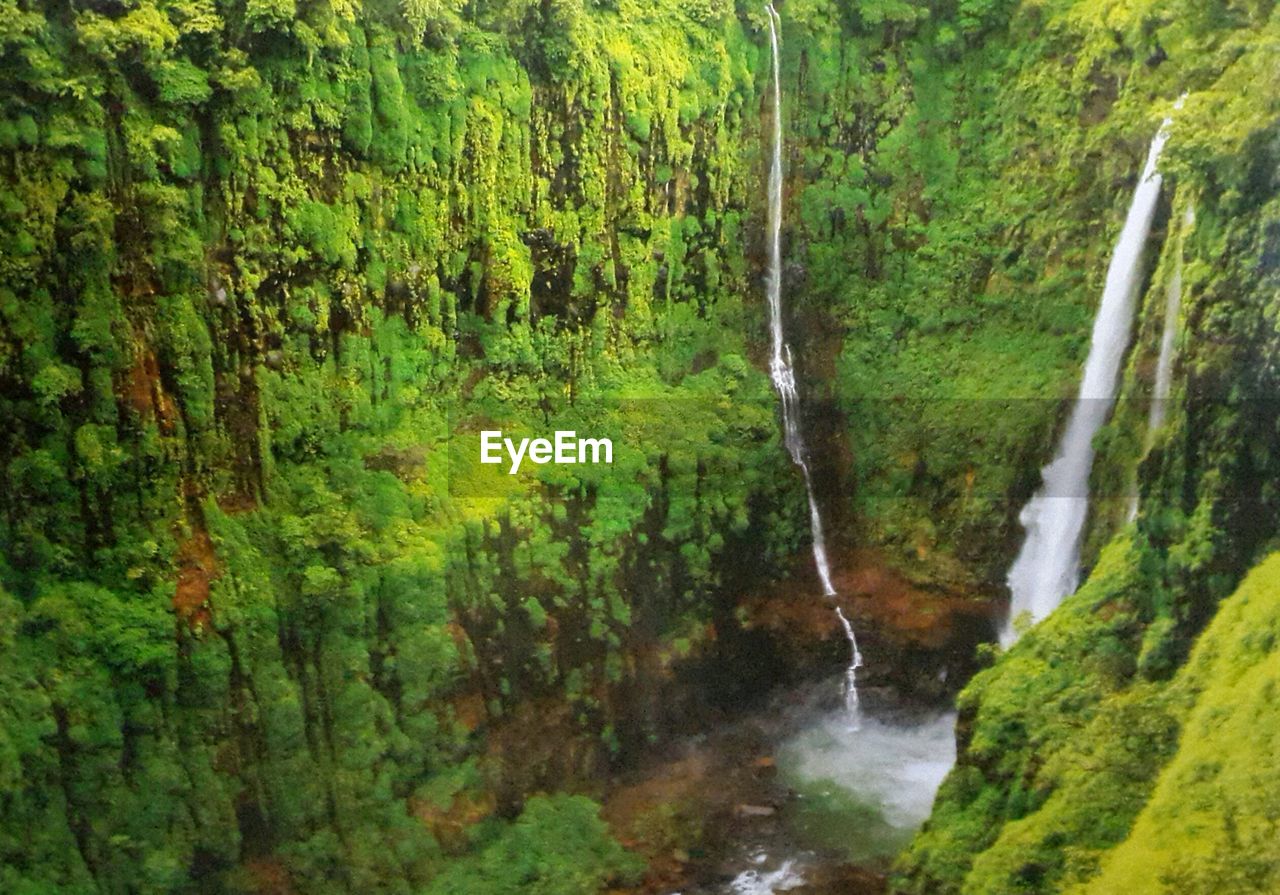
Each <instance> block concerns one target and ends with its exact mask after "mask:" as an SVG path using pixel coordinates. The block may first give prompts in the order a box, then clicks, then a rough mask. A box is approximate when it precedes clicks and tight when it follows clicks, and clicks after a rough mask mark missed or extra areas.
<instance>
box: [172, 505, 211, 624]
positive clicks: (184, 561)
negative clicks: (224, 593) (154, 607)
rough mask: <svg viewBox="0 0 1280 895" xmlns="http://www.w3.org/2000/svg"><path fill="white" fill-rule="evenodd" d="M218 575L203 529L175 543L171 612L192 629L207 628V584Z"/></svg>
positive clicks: (208, 620)
mask: <svg viewBox="0 0 1280 895" xmlns="http://www.w3.org/2000/svg"><path fill="white" fill-rule="evenodd" d="M219 574H220V571H219V569H218V558H217V556H216V555H215V554H214V551H213V540H212V538H210V537H209V532H207V531H206V530H205V529H204V527H203V526H201V527H198V528H196V530H195V531H194V532H192V534H191V537H189V538H187V539H186V540H184V541H182V542H181V543H179V544H178V584H177V588H176V589H175V590H174V594H173V609H174V611H175V612H176V613H177V614H178V618H180V619H182V620H183V621H185V622H186V623H187V624H188V625H189V626H190V627H191V628H192V629H193V630H197V631H198V630H200V629H201V628H206V627H208V626H209V624H210V621H211V618H210V615H209V582H211V581H212V580H213V579H214V578H217V577H218V575H219Z"/></svg>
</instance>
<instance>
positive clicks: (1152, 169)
mask: <svg viewBox="0 0 1280 895" xmlns="http://www.w3.org/2000/svg"><path fill="white" fill-rule="evenodd" d="M1169 124H1170V119H1167V118H1166V119H1165V121H1164V124H1162V125H1161V127H1160V130H1159V132H1158V133H1157V134H1156V136H1155V139H1153V140H1152V141H1151V149H1150V151H1149V152H1148V154H1147V163H1146V166H1145V167H1144V169H1143V171H1142V176H1141V178H1139V180H1138V186H1137V189H1136V190H1134V194H1133V202H1132V203H1131V204H1130V206H1129V214H1128V216H1127V217H1126V218H1125V222H1124V228H1123V229H1122V230H1121V231H1120V239H1119V241H1118V242H1117V243H1116V247H1115V252H1114V254H1113V255H1112V257H1111V265H1110V267H1109V268H1108V269H1107V282H1106V286H1105V288H1104V289H1103V292H1102V301H1101V303H1100V304H1099V306H1098V316H1097V317H1096V318H1095V319H1094V322H1093V335H1092V338H1091V341H1090V344H1089V357H1088V360H1087V361H1086V362H1085V368H1084V379H1083V381H1082V382H1081V383H1080V393H1079V397H1078V398H1077V399H1076V403H1075V406H1074V407H1073V408H1072V409H1071V416H1070V418H1069V419H1068V421H1067V428H1066V431H1065V432H1064V433H1063V436H1062V441H1061V443H1060V445H1059V447H1058V452H1057V454H1056V455H1055V457H1054V459H1053V462H1051V463H1050V464H1049V465H1048V466H1046V467H1045V468H1044V469H1043V470H1041V477H1042V479H1043V483H1042V485H1041V486H1040V490H1039V491H1038V492H1037V493H1036V494H1035V496H1034V497H1032V498H1031V500H1030V501H1029V502H1028V503H1027V505H1026V506H1025V507H1024V508H1023V510H1022V513H1021V515H1020V516H1019V521H1021V523H1022V526H1023V528H1025V529H1026V532H1027V536H1026V540H1025V541H1023V544H1022V550H1021V552H1020V553H1019V554H1018V558H1017V560H1015V561H1014V564H1013V567H1012V568H1011V569H1010V570H1009V589H1010V591H1011V592H1012V595H1013V597H1012V601H1011V603H1010V606H1009V617H1008V620H1007V621H1006V622H1005V626H1004V630H1003V631H1002V632H1001V634H1000V642H1001V643H1002V644H1004V645H1005V646H1008V645H1009V644H1011V643H1012V642H1013V641H1014V640H1015V639H1016V636H1017V635H1016V633H1015V631H1014V628H1013V621H1014V620H1015V619H1016V618H1018V617H1019V616H1020V615H1022V614H1023V613H1024V612H1025V613H1030V615H1031V619H1032V621H1039V620H1040V619H1042V618H1044V617H1045V616H1046V615H1048V614H1049V613H1050V612H1052V611H1053V610H1054V609H1056V608H1057V606H1058V604H1059V603H1060V602H1062V599H1063V598H1064V597H1066V596H1068V595H1069V594H1071V593H1072V592H1073V591H1075V589H1076V587H1077V585H1078V584H1079V579H1080V542H1081V539H1082V536H1083V533H1084V523H1085V518H1086V516H1087V514H1088V509H1089V472H1090V470H1091V469H1092V468H1093V437H1094V436H1095V435H1096V434H1097V433H1098V430H1099V429H1100V428H1102V424H1103V423H1105V422H1106V420H1107V417H1108V415H1109V414H1110V413H1111V407H1112V405H1113V404H1114V403H1115V397H1116V388H1117V386H1118V384H1119V373H1120V361H1121V360H1122V359H1123V357H1124V352H1125V349H1126V348H1127V347H1128V345H1129V331H1130V328H1131V326H1132V321H1133V312H1134V304H1135V301H1136V298H1137V291H1138V286H1139V278H1140V276H1141V273H1142V250H1143V247H1144V246H1145V244H1146V241H1147V236H1148V235H1149V234H1150V232H1151V220H1152V218H1153V217H1154V216H1155V210H1156V202H1157V200H1158V199H1159V198H1160V183H1161V177H1160V173H1159V171H1157V170H1156V165H1157V163H1158V162H1159V160H1160V153H1161V151H1162V150H1163V149H1164V144H1165V141H1166V140H1167V139H1168V137H1169Z"/></svg>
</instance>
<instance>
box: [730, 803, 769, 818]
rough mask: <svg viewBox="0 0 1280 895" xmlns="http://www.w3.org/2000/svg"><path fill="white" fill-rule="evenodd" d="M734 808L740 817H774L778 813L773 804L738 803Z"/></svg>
mask: <svg viewBox="0 0 1280 895" xmlns="http://www.w3.org/2000/svg"><path fill="white" fill-rule="evenodd" d="M733 810H734V813H735V814H737V815H738V817H773V815H775V814H777V813H778V809H776V808H774V807H773V806H772V805H738V806H736V807H735V808H734V809H733Z"/></svg>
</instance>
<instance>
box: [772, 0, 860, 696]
mask: <svg viewBox="0 0 1280 895" xmlns="http://www.w3.org/2000/svg"><path fill="white" fill-rule="evenodd" d="M765 12H766V13H767V15H768V18H769V48H770V50H771V51H772V60H773V146H772V152H771V154H770V160H769V213H768V228H769V247H768V251H769V277H768V299H769V334H770V336H771V339H772V344H771V352H770V356H769V376H770V378H771V379H772V380H773V387H774V389H775V390H776V391H777V392H778V400H779V402H780V403H781V405H782V434H783V441H784V442H785V443H786V446H787V453H789V454H790V455H791V460H792V462H794V463H795V464H796V466H798V467H800V472H801V473H802V474H803V476H804V489H805V495H806V497H807V498H808V501H809V529H810V534H811V538H812V543H813V563H814V565H815V566H816V567H817V570H818V580H819V581H820V582H821V583H822V591H823V594H824V595H826V596H828V597H833V596H835V595H836V589H835V586H834V585H832V583H831V566H830V564H829V563H828V562H827V543H826V538H825V537H824V535H823V533H822V514H821V513H820V512H819V511H818V503H817V501H816V500H815V499H814V495H813V477H812V475H811V474H810V472H809V460H808V451H807V449H806V447H805V443H804V434H803V433H802V432H801V431H800V399H799V394H798V392H797V391H796V374H795V368H794V367H793V366H792V363H791V346H790V345H788V344H787V341H786V338H785V337H784V335H783V332H782V72H781V60H780V59H779V55H780V54H779V52H778V49H779V48H778V41H779V38H778V31H779V29H780V28H781V26H782V22H781V19H780V17H779V16H778V12H777V10H775V9H774V8H773V4H772V3H767V4H765ZM836 614H837V615H838V616H839V617H840V624H841V627H842V628H843V630H844V632H845V637H846V638H847V639H848V641H849V649H850V660H849V667H848V670H847V671H846V674H845V680H846V684H845V699H846V702H847V703H848V706H849V709H850V711H851V712H855V711H857V708H858V688H857V672H858V668H859V667H861V665H862V654H861V653H860V652H859V651H858V640H857V637H856V636H855V634H854V631H853V626H852V625H851V624H850V623H849V620H848V619H847V618H845V615H844V613H843V612H841V611H840V609H839V608H837V609H836Z"/></svg>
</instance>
